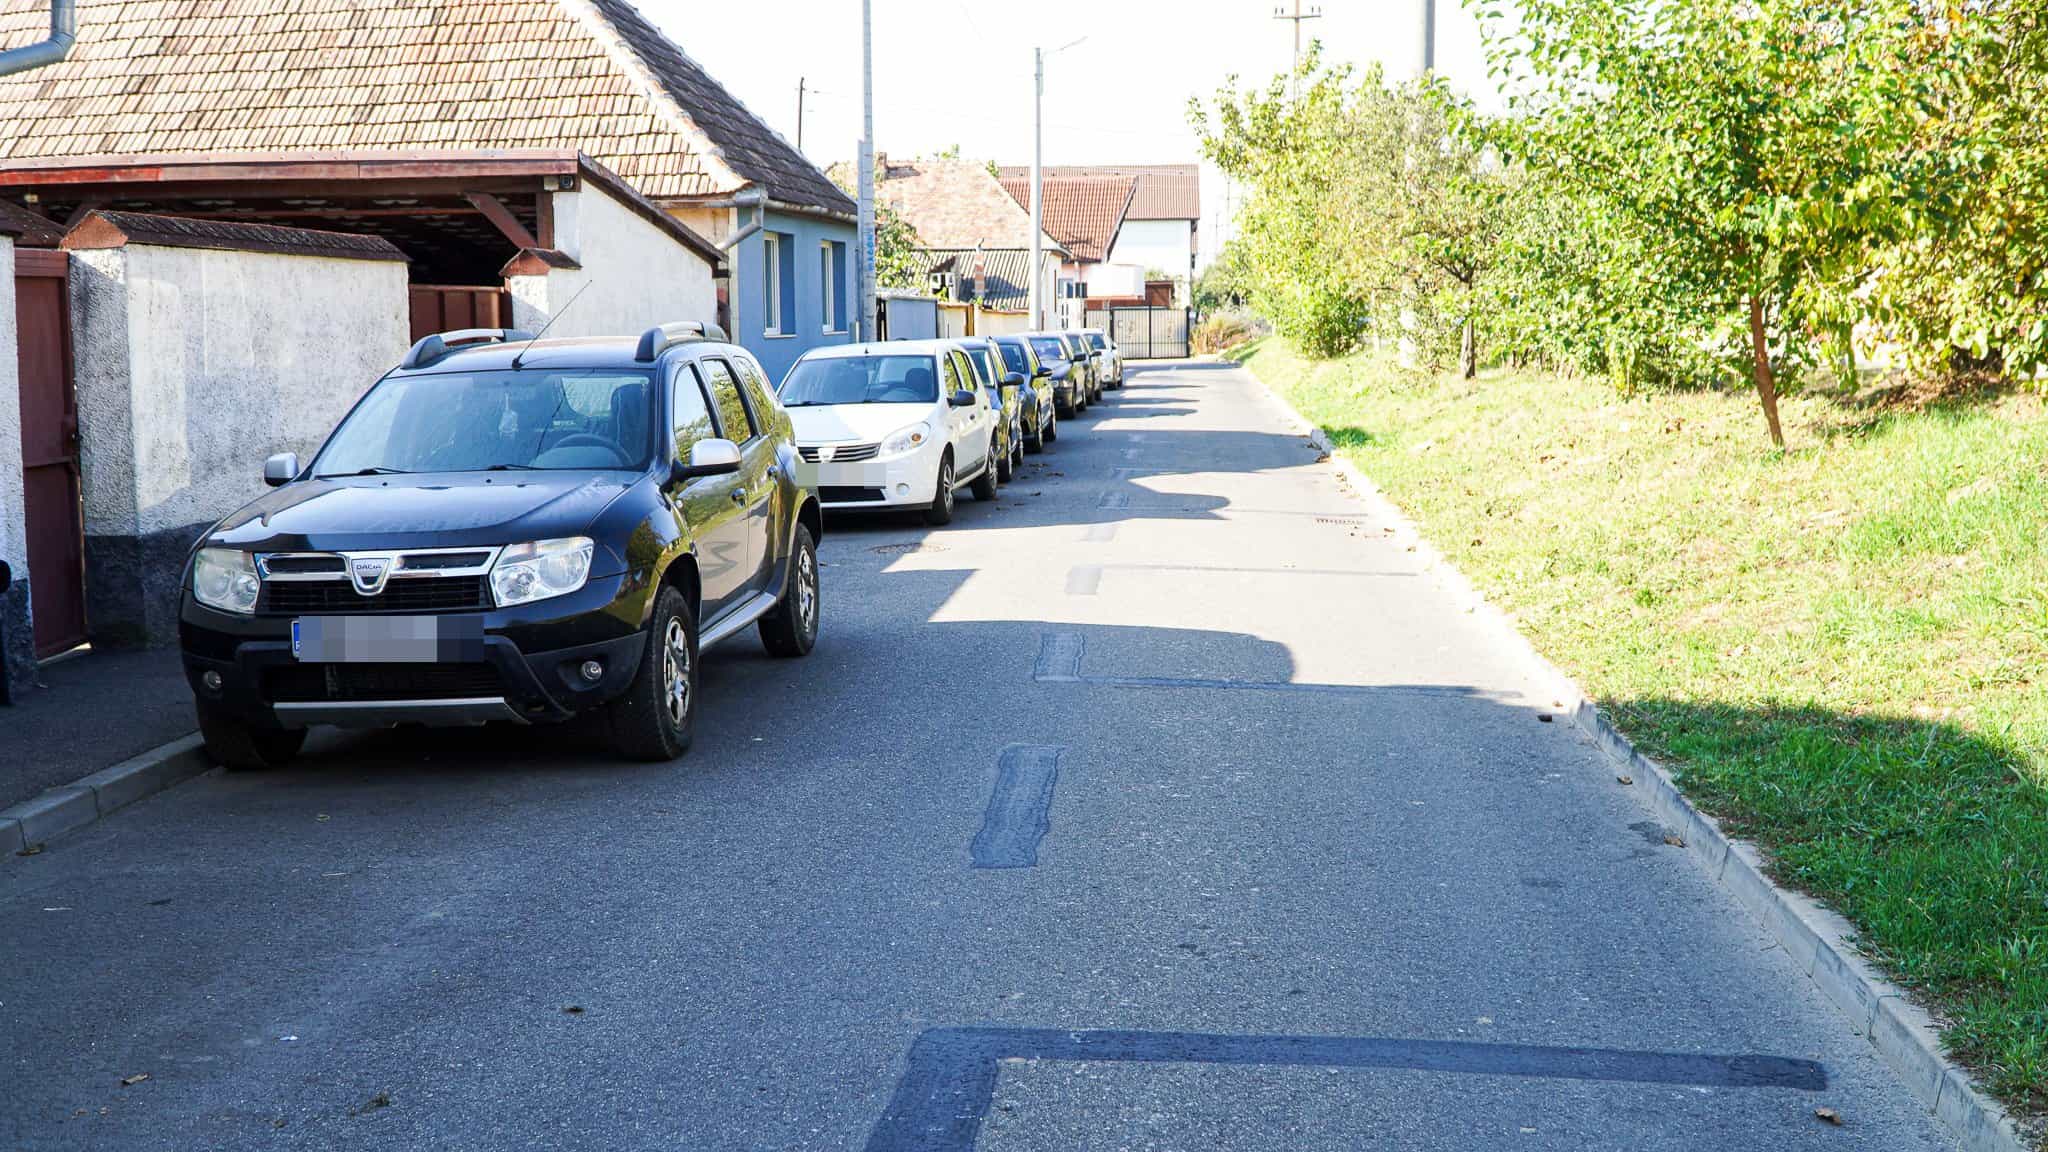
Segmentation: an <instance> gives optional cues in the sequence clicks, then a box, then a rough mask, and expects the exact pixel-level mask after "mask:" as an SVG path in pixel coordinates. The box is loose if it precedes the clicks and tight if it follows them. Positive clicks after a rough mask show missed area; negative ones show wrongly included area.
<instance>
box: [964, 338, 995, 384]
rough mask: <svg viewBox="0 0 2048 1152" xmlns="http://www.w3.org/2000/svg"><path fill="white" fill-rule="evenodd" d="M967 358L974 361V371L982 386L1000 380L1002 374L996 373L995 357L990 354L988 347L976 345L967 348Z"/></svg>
mask: <svg viewBox="0 0 2048 1152" xmlns="http://www.w3.org/2000/svg"><path fill="white" fill-rule="evenodd" d="M967 358H968V359H969V360H972V361H974V370H975V371H976V372H979V373H980V374H981V382H982V383H983V384H994V383H996V382H998V381H999V380H1000V379H1001V378H1002V375H1003V374H1002V373H1000V372H998V371H996V364H995V357H994V356H993V355H991V354H990V352H989V350H988V345H986V344H976V345H974V346H973V347H971V348H969V349H968V350H967Z"/></svg>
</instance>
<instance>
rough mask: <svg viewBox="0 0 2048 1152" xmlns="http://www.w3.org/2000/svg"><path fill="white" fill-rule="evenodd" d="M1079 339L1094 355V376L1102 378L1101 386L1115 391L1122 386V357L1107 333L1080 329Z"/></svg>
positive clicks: (1092, 329) (1091, 329)
mask: <svg viewBox="0 0 2048 1152" xmlns="http://www.w3.org/2000/svg"><path fill="white" fill-rule="evenodd" d="M1081 338H1082V339H1083V340H1085V341H1086V342H1087V344H1088V347H1089V348H1091V349H1093V350H1094V351H1095V353H1096V356H1097V359H1096V362H1095V370H1096V375H1098V376H1100V377H1101V378H1102V386H1103V387H1105V388H1108V389H1111V390H1115V389H1118V388H1121V387H1123V386H1124V355H1123V353H1121V352H1119V351H1117V348H1116V342H1115V341H1113V340H1111V339H1110V338H1109V333H1107V332H1104V331H1103V330H1102V329H1100V328H1083V329H1081Z"/></svg>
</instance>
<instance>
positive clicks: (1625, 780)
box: [1614, 776, 1636, 784]
mask: <svg viewBox="0 0 2048 1152" xmlns="http://www.w3.org/2000/svg"><path fill="white" fill-rule="evenodd" d="M1614 782H1615V783H1616V784H1633V783H1635V782H1636V778H1635V777H1633V776H1616V777H1615V778H1614Z"/></svg>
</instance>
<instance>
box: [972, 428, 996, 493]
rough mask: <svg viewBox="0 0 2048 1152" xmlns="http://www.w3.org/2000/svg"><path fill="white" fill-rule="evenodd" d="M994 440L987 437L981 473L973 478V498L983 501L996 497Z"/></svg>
mask: <svg viewBox="0 0 2048 1152" xmlns="http://www.w3.org/2000/svg"><path fill="white" fill-rule="evenodd" d="M996 480H997V477H996V442H995V438H994V437H990V438H989V442H988V456H987V458H985V459H984V460H982V462H981V475H979V476H976V477H975V478H974V498H975V499H976V500H980V501H982V502H983V503H987V502H988V501H990V500H993V499H995V498H996Z"/></svg>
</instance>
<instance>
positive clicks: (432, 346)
mask: <svg viewBox="0 0 2048 1152" xmlns="http://www.w3.org/2000/svg"><path fill="white" fill-rule="evenodd" d="M533 338H534V336H533V333H531V332H522V331H520V330H519V329H517V328H458V329H456V330H455V331H453V332H436V333H434V334H433V335H432V336H428V337H426V338H425V339H423V340H421V341H420V342H419V343H417V344H414V345H413V346H412V350H411V351H409V352H407V353H406V354H405V359H404V360H403V361H401V362H400V363H399V365H398V366H399V367H400V368H408V369H410V368H425V367H426V366H427V365H429V364H432V363H434V362H435V361H436V360H439V359H440V358H442V357H443V356H446V355H448V354H449V353H450V352H456V351H460V350H461V348H462V347H464V346H466V345H470V344H509V343H511V342H513V341H515V340H531V339H533Z"/></svg>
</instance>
